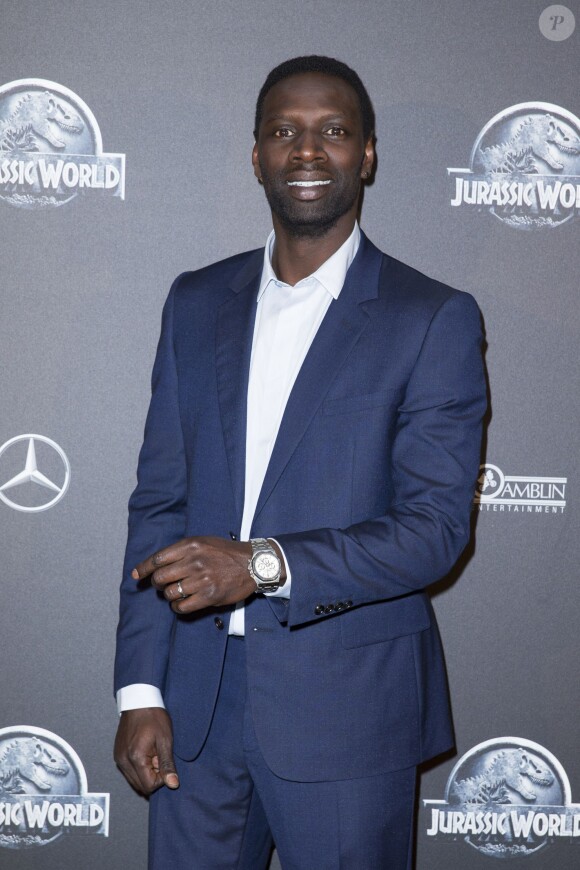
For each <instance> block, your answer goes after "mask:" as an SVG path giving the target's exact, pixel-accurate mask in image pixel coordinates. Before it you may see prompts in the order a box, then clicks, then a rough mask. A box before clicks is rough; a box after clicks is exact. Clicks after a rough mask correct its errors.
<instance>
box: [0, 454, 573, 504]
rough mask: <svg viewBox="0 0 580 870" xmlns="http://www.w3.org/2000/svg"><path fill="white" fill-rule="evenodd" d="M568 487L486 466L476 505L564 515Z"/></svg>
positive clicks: (556, 480) (482, 468) (549, 479)
mask: <svg viewBox="0 0 580 870" xmlns="http://www.w3.org/2000/svg"><path fill="white" fill-rule="evenodd" d="M567 484H568V478H567V477H537V476H530V475H523V474H519V475H516V474H504V473H503V471H502V470H501V468H498V466H497V465H491V463H489V462H486V463H485V465H481V466H480V468H479V477H478V478H477V486H476V491H475V497H474V499H473V503H474V505H475V506H476V507H479V510H480V511H490V510H492V511H499V512H500V513H503V512H506V513H529V514H531V513H539V514H544V513H546V514H548V513H552V514H557V513H564V510H565V509H566V486H567ZM0 494H1V493H0Z"/></svg>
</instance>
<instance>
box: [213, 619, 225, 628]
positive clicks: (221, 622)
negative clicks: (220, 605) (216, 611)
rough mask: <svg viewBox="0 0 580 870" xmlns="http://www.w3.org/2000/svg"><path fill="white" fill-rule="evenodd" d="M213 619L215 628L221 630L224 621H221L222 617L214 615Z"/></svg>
mask: <svg viewBox="0 0 580 870" xmlns="http://www.w3.org/2000/svg"><path fill="white" fill-rule="evenodd" d="M213 621H214V622H215V627H216V628H219V630H220V631H221V630H222V628H223V627H224V621H223V619H220V617H219V616H214V620H213Z"/></svg>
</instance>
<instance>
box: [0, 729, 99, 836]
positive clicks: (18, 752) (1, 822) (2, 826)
mask: <svg viewBox="0 0 580 870" xmlns="http://www.w3.org/2000/svg"><path fill="white" fill-rule="evenodd" d="M77 829H80V830H82V831H83V832H90V833H95V834H103V835H104V836H105V837H106V836H108V833H109V795H108V794H89V792H88V785H87V777H86V774H85V769H84V767H83V764H82V762H81V760H80V758H79V757H78V755H77V754H76V752H75V751H74V749H73V748H72V746H69V744H68V743H65V741H64V740H63V739H62V738H61V737H59V736H58V735H57V734H53V733H52V732H51V731H45V730H44V729H43V728H30V727H29V726H27V725H17V726H14V727H11V728H2V729H0V846H3V847H5V848H7V849H22V848H27V847H30V846H44V845H46V844H47V843H52V842H54V840H57V839H58V838H59V837H60V836H62V834H65V833H71V832H73V831H75V830H77Z"/></svg>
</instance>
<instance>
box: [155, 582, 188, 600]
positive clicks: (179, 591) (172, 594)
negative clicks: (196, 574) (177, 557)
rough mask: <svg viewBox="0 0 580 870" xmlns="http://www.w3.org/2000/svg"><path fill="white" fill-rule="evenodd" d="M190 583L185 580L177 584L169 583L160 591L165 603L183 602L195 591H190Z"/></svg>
mask: <svg viewBox="0 0 580 870" xmlns="http://www.w3.org/2000/svg"><path fill="white" fill-rule="evenodd" d="M190 586H191V583H190V582H189V581H187V580H179V582H178V583H171V584H169V585H168V586H165V587H164V588H163V589H162V592H163V596H164V598H166V599H167V601H170V602H171V601H184V600H185V599H186V598H187V597H188V596H189V595H191V594H192V592H194V591H195V590H191V591H190V588H189V587H190Z"/></svg>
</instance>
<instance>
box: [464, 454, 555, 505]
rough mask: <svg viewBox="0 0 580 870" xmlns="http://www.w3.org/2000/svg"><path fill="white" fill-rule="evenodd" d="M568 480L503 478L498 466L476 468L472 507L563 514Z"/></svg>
mask: <svg viewBox="0 0 580 870" xmlns="http://www.w3.org/2000/svg"><path fill="white" fill-rule="evenodd" d="M567 484H568V478H567V477H537V476H529V475H522V474H520V475H515V474H504V473H503V471H502V470H501V468H498V466H497V465H491V463H489V462H486V463H485V465H480V467H479V477H478V478H477V486H476V491H475V497H474V499H473V504H474V507H475V508H479V510H480V511H494V512H499V513H528V514H531V513H536V514H563V513H564V510H565V509H566V486H567Z"/></svg>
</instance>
